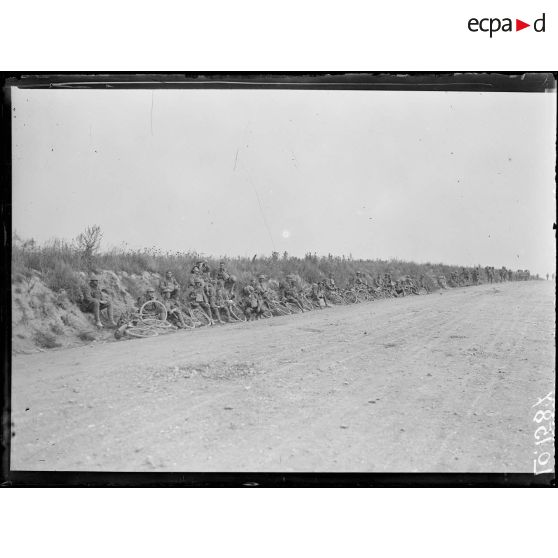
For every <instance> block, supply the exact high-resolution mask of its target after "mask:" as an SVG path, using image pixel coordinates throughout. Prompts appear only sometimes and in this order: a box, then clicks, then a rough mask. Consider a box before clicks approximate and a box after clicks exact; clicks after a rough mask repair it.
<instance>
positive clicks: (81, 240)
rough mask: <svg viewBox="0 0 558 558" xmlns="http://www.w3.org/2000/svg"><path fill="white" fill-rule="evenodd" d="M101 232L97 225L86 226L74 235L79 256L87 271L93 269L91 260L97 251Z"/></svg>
mask: <svg viewBox="0 0 558 558" xmlns="http://www.w3.org/2000/svg"><path fill="white" fill-rule="evenodd" d="M102 238H103V233H102V232H101V227H99V225H93V226H91V227H87V228H86V229H85V230H84V231H83V232H82V233H80V234H79V235H78V236H77V237H76V245H77V248H78V251H79V255H80V258H81V260H82V262H83V264H84V265H85V268H86V269H87V271H89V272H91V271H92V270H93V260H94V258H95V255H96V254H97V252H98V251H99V246H100V245H101V239H102Z"/></svg>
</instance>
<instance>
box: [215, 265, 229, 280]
mask: <svg viewBox="0 0 558 558" xmlns="http://www.w3.org/2000/svg"><path fill="white" fill-rule="evenodd" d="M229 277H230V273H229V272H228V271H227V270H226V269H225V262H223V261H221V262H219V269H218V270H217V279H219V280H220V281H223V282H224V283H226V281H227V279H229Z"/></svg>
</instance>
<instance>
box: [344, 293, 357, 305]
mask: <svg viewBox="0 0 558 558" xmlns="http://www.w3.org/2000/svg"><path fill="white" fill-rule="evenodd" d="M343 298H344V300H345V302H346V303H347V304H355V303H357V302H359V300H358V297H357V295H356V293H355V292H353V291H345V292H344V293H343Z"/></svg>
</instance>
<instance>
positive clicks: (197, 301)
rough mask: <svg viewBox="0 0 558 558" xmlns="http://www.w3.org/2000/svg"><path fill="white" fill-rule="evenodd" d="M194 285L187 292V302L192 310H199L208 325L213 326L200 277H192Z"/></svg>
mask: <svg viewBox="0 0 558 558" xmlns="http://www.w3.org/2000/svg"><path fill="white" fill-rule="evenodd" d="M193 283H194V285H193V286H192V288H191V289H190V291H189V292H188V302H189V303H190V306H191V307H192V308H194V309H196V308H197V309H199V310H200V311H201V312H203V314H204V315H205V317H206V318H207V320H208V322H209V324H210V325H213V318H212V317H211V309H210V308H209V304H208V300H207V296H206V294H205V291H204V288H203V285H204V282H203V279H202V278H201V277H194V279H193Z"/></svg>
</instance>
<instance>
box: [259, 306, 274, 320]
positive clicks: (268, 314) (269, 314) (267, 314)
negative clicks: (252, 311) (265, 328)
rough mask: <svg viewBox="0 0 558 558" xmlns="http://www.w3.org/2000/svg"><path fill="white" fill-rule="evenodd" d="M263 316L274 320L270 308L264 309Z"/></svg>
mask: <svg viewBox="0 0 558 558" xmlns="http://www.w3.org/2000/svg"><path fill="white" fill-rule="evenodd" d="M261 316H262V317H263V318H273V314H272V312H271V310H270V309H269V308H263V309H262V314H261Z"/></svg>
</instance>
